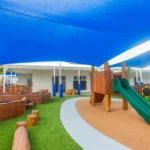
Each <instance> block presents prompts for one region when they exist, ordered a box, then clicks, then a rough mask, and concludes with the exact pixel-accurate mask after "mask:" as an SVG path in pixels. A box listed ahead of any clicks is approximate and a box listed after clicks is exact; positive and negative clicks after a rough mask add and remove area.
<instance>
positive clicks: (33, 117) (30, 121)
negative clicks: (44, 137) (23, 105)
mask: <svg viewBox="0 0 150 150" xmlns="http://www.w3.org/2000/svg"><path fill="white" fill-rule="evenodd" d="M27 120H28V126H35V125H36V124H37V115H32V114H31V115H28V118H27Z"/></svg>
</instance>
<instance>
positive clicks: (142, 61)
mask: <svg viewBox="0 0 150 150" xmlns="http://www.w3.org/2000/svg"><path fill="white" fill-rule="evenodd" d="M125 62H126V65H127V66H130V67H136V68H144V67H147V66H149V65H150V51H147V52H145V53H143V54H141V55H138V56H136V57H133V58H131V59H129V60H126V61H125ZM120 66H121V63H118V64H115V65H112V67H120Z"/></svg>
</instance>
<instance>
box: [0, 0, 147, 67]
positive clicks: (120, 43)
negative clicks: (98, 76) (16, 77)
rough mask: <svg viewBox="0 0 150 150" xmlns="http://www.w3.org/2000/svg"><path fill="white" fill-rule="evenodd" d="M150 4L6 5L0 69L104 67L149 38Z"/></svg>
mask: <svg viewBox="0 0 150 150" xmlns="http://www.w3.org/2000/svg"><path fill="white" fill-rule="evenodd" d="M149 6H150V1H149V0H136V1H131V0H124V1H122V0H113V1H112V0H75V1H74V0H21V1H18V0H1V1H0V56H1V57H0V64H8V63H18V62H35V61H36V62H37V61H68V62H76V63H81V64H89V65H95V66H100V65H102V64H103V63H104V62H105V61H108V60H110V59H111V58H113V57H115V56H116V55H119V54H121V53H122V52H124V51H126V50H128V49H130V48H132V47H134V46H136V45H138V44H141V43H142V42H144V41H146V40H148V39H149V37H150V19H149V16H150V9H149Z"/></svg>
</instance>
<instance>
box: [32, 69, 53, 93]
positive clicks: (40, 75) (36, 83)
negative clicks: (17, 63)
mask: <svg viewBox="0 0 150 150" xmlns="http://www.w3.org/2000/svg"><path fill="white" fill-rule="evenodd" d="M32 83H33V85H32V91H33V92H37V91H39V90H40V89H48V90H49V91H50V92H52V76H51V73H50V72H49V71H33V73H32Z"/></svg>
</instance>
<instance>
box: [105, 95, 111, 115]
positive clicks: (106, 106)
mask: <svg viewBox="0 0 150 150" xmlns="http://www.w3.org/2000/svg"><path fill="white" fill-rule="evenodd" d="M105 111H106V112H109V111H110V95H105Z"/></svg>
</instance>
